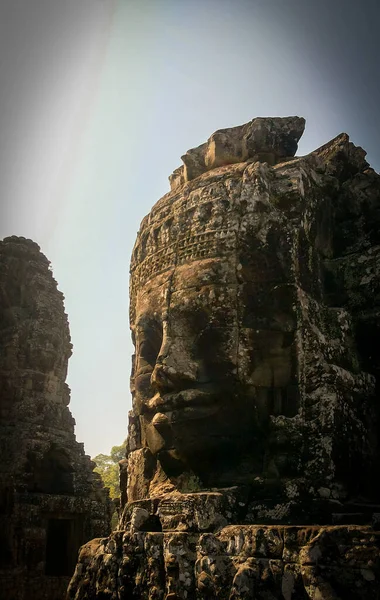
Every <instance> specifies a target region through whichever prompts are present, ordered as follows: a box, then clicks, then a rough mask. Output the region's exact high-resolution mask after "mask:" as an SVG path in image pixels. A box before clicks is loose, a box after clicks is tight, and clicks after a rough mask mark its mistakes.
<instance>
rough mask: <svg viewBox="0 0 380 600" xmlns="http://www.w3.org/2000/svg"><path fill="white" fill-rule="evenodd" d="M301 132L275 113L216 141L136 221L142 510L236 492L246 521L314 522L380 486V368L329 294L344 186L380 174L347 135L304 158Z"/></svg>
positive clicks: (137, 469) (135, 489)
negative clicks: (153, 502) (372, 484)
mask: <svg viewBox="0 0 380 600" xmlns="http://www.w3.org/2000/svg"><path fill="white" fill-rule="evenodd" d="M303 129H304V120H303V119H302V118H299V117H289V118H276V119H270V118H265V119H253V121H251V122H250V123H247V124H246V125H243V126H241V127H235V128H231V129H226V130H221V131H218V132H216V133H214V134H213V135H212V136H211V137H210V139H209V140H208V142H207V143H206V144H203V145H202V146H200V147H199V148H196V149H194V150H190V151H189V152H188V153H187V154H186V155H185V156H184V157H183V162H184V166H183V167H181V168H180V169H177V170H176V171H175V172H174V173H173V175H172V176H171V178H170V181H171V187H172V190H171V191H170V192H169V193H168V194H167V195H166V196H164V197H163V198H162V199H161V200H160V201H159V202H158V203H157V204H156V205H155V206H154V207H153V209H152V210H151V212H150V214H149V215H148V216H147V217H146V218H145V219H144V220H143V222H142V224H141V228H140V231H139V233H138V237H137V241H136V244H135V247H134V250H133V255H132V263H131V315H130V321H131V329H132V335H133V340H134V344H135V348H136V353H135V357H134V362H133V369H132V377H131V384H132V385H131V388H132V394H133V410H132V413H131V415H130V426H129V442H128V458H127V461H126V462H125V465H124V467H122V481H125V479H126V478H125V477H124V475H125V474H126V475H127V479H128V486H127V491H128V501H129V503H131V502H132V503H133V502H136V501H145V500H147V499H154V498H160V497H162V496H163V495H165V494H166V495H167V494H176V493H190V492H196V493H198V494H202V493H206V494H207V493H211V492H210V490H213V491H215V490H219V491H220V490H231V489H236V490H239V492H238V493H239V494H243V495H244V498H246V500H245V501H244V502H245V506H246V509H245V515H244V516H242V515H240V520H241V522H244V521H245V522H260V521H262V522H266V521H271V520H277V521H278V520H285V521H286V520H288V521H292V519H293V520H294V514H295V513H297V512H298V514H299V515H301V514H302V516H300V518H301V519H302V520H303V521H305V511H306V512H308V513H309V515H311V513H312V510H311V509H310V506H311V504H310V503H313V502H314V504H313V506H318V508H317V509H316V510H317V512H318V511H319V512H318V514H319V515H321V514H322V513H323V514H325V513H324V512H323V511H325V512H326V511H327V513H328V512H329V511H330V508H329V507H330V505H331V503H335V504H336V503H340V504H343V503H344V502H346V501H347V500H348V499H351V500H352V498H353V497H355V496H357V495H358V493H359V489H360V490H361V492H362V494H364V495H365V494H369V495H370V494H371V493H372V492H370V491H368V490H366V489H365V485H364V479H365V477H366V476H368V472H369V471H370V470H371V468H372V465H373V461H374V458H373V455H374V451H373V448H374V444H373V438H374V436H376V433H375V431H374V423H375V421H376V407H375V405H374V401H373V398H374V386H375V379H374V374H376V373H375V371H376V369H375V367H373V368H368V366H367V368H366V369H364V368H363V365H364V366H365V364H366V363H365V360H366V359H365V355H366V351H365V350H364V351H362V350H361V349H360V348H358V346H357V341H356V339H355V335H354V326H355V327H356V324H357V321H356V320H355V319H356V314H357V312H358V311H357V310H356V309H355V302H354V301H352V302H350V300H349V299H348V300H347V298H346V300H342V299H341V300H339V301H338V302H337V301H336V299H335V297H334V293H335V292H334V291H332V290H336V289H337V288H339V285H340V284H339V283H337V281H338V279H339V277H341V275H339V273H340V272H339V273H338V271H337V270H336V265H335V263H334V261H335V260H336V258H337V256H338V257H339V256H340V254H342V251H341V248H340V245H339V229H340V226H341V221H339V210H340V208H339V207H340V206H341V205H342V202H344V193H345V192H344V190H345V186H346V187H347V182H355V178H356V180H358V178H359V179H360V177H362V176H363V174H364V173H366V174H367V178H370V179H371V185H372V190H373V189H374V188H376V186H377V188H376V189H378V188H379V181H378V176H377V175H376V174H375V173H374V172H373V171H371V170H368V164H367V163H366V162H365V160H364V156H365V154H364V152H363V151H362V150H361V149H360V148H355V147H354V146H353V145H352V144H351V143H350V142H349V141H348V137H347V136H346V135H344V134H343V135H341V136H339V137H338V138H336V139H335V140H333V141H332V142H330V143H329V144H327V145H326V146H324V147H322V148H320V149H319V150H317V151H315V152H313V153H312V154H310V155H308V156H306V157H303V158H294V155H295V152H296V150H297V143H298V140H299V138H300V136H301V135H302V132H303ZM366 193H367V194H368V193H369V192H366ZM371 193H372V194H373V191H372V192H371ZM363 194H364V195H365V193H364V192H363ZM354 237H355V236H354V235H353V238H354ZM358 244H359V245H358ZM365 248H366V246H365V243H364V242H363V245H362V246H360V242H357V247H356V249H355V251H356V252H357V253H358V257H359V255H360V253H362V252H365V251H366V250H365ZM367 250H368V245H367ZM345 253H346V252H344V253H343V254H345ZM356 277H357V275H356ZM339 281H340V280H339ZM344 285H345V284H343V286H344ZM355 310H356V312H355ZM363 352H364V353H363ZM367 354H368V352H367ZM367 363H368V361H367ZM372 366H373V365H372ZM367 370H368V371H371V372H372V374H370V373H368V372H367ZM123 468H124V470H123ZM353 471H354V472H355V474H357V477H358V479H356V481H353V479H352V473H353ZM363 486H364V487H363ZM226 493H227V492H226ZM304 506H306V507H307V508H305V509H301V508H300V507H304ZM326 506H327V508H326ZM302 510H303V512H302ZM313 510H314V509H313ZM310 518H311V519H313V518H314V517H312V516H310ZM322 518H323V517H322Z"/></svg>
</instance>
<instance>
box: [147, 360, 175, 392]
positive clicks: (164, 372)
mask: <svg viewBox="0 0 380 600" xmlns="http://www.w3.org/2000/svg"><path fill="white" fill-rule="evenodd" d="M170 370H172V371H174V369H170ZM150 382H151V384H152V387H153V388H155V389H157V390H158V391H159V392H161V391H164V390H171V389H173V388H174V387H175V386H174V381H173V373H172V374H170V373H169V367H167V366H166V365H163V364H162V363H157V364H156V366H155V367H154V370H153V373H152V376H151V378H150Z"/></svg>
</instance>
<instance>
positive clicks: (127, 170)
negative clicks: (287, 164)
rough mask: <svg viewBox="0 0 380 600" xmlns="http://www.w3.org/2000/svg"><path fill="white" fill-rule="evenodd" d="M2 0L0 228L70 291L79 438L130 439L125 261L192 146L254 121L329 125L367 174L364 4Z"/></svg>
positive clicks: (373, 17)
mask: <svg viewBox="0 0 380 600" xmlns="http://www.w3.org/2000/svg"><path fill="white" fill-rule="evenodd" d="M358 7H359V3H356V2H352V3H351V2H349V1H348V0H335V1H334V0H330V1H327V0H320V1H319V2H314V0H287V1H286V0H250V1H248V0H202V1H201V0H193V1H192V2H190V1H183V0H156V1H154V0H65V1H63V0H33V2H31V1H30V0H12V2H11V1H10V0H9V2H4V3H3V6H2V7H1V8H0V56H1V57H2V58H1V61H0V77H1V81H2V84H1V88H0V130H1V164H0V181H1V184H0V186H1V198H2V212H1V222H0V237H4V236H6V235H11V234H17V235H24V236H26V237H31V238H32V239H34V240H35V241H37V242H38V243H39V244H40V246H41V248H42V251H43V252H44V253H45V254H46V255H47V256H48V258H49V259H50V260H51V262H52V267H53V271H54V275H55V278H56V279H57V281H58V284H59V288H60V289H61V290H62V291H63V293H64V295H65V298H66V301H65V303H66V310H67V312H68V314H69V320H70V328H71V335H72V341H73V345H74V354H73V356H72V358H71V359H70V369H69V378H68V382H69V385H70V387H71V389H72V395H71V398H72V399H71V405H70V408H71V411H72V413H73V416H74V418H75V419H76V422H77V428H76V432H77V438H78V440H79V441H83V442H84V443H85V448H86V450H87V452H88V453H89V454H91V455H92V456H94V455H95V454H97V453H99V452H107V453H108V451H109V450H110V448H111V446H112V445H114V444H119V443H120V442H121V441H122V440H123V439H124V438H125V436H126V432H127V412H128V410H129V408H130V405H131V402H130V393H129V374H130V364H131V361H130V357H131V354H132V345H131V342H130V335H129V329H128V269H129V259H130V254H131V250H132V246H133V243H134V239H135V236H136V232H137V230H138V227H139V223H140V221H141V220H142V218H143V217H144V215H145V214H146V213H147V212H148V211H149V210H150V208H151V206H152V205H153V204H154V203H155V202H156V201H157V200H158V198H159V197H160V196H161V195H163V194H164V193H166V192H167V191H168V189H169V186H168V181H167V178H168V176H169V174H170V173H171V172H172V171H173V169H175V168H176V167H177V166H179V165H180V164H181V161H180V156H181V154H183V153H184V152H185V151H186V150H187V149H188V148H191V147H194V146H197V145H199V144H201V143H202V142H204V141H205V140H206V139H207V137H208V136H209V135H210V134H211V133H212V132H213V131H215V130H216V129H219V128H224V127H228V126H233V125H239V124H241V123H244V122H246V121H248V120H250V119H252V118H253V117H255V116H266V115H268V116H287V115H300V116H304V117H305V118H306V120H307V124H306V131H305V134H304V137H303V139H302V140H301V144H300V148H299V154H304V153H306V152H309V151H311V150H313V149H314V148H316V147H317V146H319V145H321V144H323V143H325V142H326V141H328V140H329V139H330V138H332V137H334V136H335V135H337V134H338V133H340V132H341V131H346V132H347V133H349V134H350V136H351V138H352V139H353V141H354V142H356V143H357V144H359V145H362V146H363V147H365V148H366V150H367V151H368V158H369V160H370V162H371V163H372V165H373V166H374V167H375V168H377V169H379V166H380V152H379V119H378V114H377V111H378V106H379V83H378V82H379V71H378V58H377V55H378V49H377V45H376V44H377V42H376V39H377V37H376V36H377V32H378V31H379V9H378V8H377V6H376V2H375V1H372V0H365V1H364V2H361V3H360V9H359V8H358Z"/></svg>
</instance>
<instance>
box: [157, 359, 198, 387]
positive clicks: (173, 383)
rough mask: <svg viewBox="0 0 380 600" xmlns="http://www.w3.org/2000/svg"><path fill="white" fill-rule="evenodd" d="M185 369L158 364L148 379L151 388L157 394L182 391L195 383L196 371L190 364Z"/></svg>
mask: <svg viewBox="0 0 380 600" xmlns="http://www.w3.org/2000/svg"><path fill="white" fill-rule="evenodd" d="M187 367H188V368H186V369H181V368H179V366H177V367H175V366H173V365H167V364H164V363H162V362H158V363H157V364H156V366H155V367H154V370H153V373H152V376H151V379H150V381H151V385H152V387H153V388H154V389H156V390H157V391H159V392H165V391H170V390H183V389H186V388H188V387H190V386H191V385H192V384H193V383H194V382H195V381H196V370H195V365H192V363H189V364H188V365H187ZM192 367H193V368H192ZM193 370H194V373H193V372H192V371H193Z"/></svg>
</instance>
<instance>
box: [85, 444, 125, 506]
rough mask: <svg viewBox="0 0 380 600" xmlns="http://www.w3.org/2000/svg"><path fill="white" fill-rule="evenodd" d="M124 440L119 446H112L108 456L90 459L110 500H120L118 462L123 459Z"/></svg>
mask: <svg viewBox="0 0 380 600" xmlns="http://www.w3.org/2000/svg"><path fill="white" fill-rule="evenodd" d="M125 446H126V440H124V442H123V443H122V444H121V445H120V446H113V447H112V448H111V452H110V455H109V456H108V455H107V454H98V455H97V456H94V458H93V459H92V460H93V461H94V462H95V463H96V467H95V469H94V471H95V472H96V473H99V475H100V477H101V478H102V480H103V483H104V485H105V487H108V488H109V490H110V496H111V498H112V499H115V498H120V485H119V464H118V463H119V460H122V459H123V458H125Z"/></svg>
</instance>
